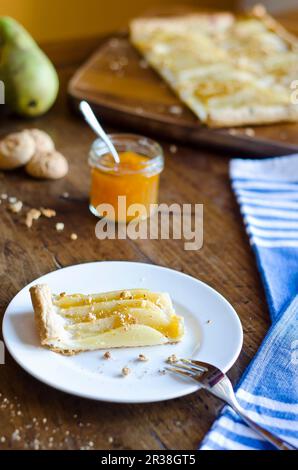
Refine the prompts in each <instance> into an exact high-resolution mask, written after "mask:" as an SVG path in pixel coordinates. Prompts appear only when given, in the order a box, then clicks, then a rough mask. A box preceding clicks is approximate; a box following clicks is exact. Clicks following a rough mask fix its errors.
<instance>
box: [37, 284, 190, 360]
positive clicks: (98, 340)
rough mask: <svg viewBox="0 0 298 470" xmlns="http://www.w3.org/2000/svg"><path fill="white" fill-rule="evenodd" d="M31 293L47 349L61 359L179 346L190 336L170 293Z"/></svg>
mask: <svg viewBox="0 0 298 470" xmlns="http://www.w3.org/2000/svg"><path fill="white" fill-rule="evenodd" d="M30 294H31V299H32V304H33V308H34V315H35V321H36V325H37V329H38V332H39V336H40V341H41V344H42V345H43V346H46V347H48V348H49V349H51V350H52V351H55V352H58V353H61V354H65V355H72V354H76V353H78V352H82V351H91V350H97V349H107V348H125V347H136V346H154V345H160V344H166V343H175V342H178V341H180V340H181V339H182V338H183V335H184V321H183V318H182V317H181V316H179V315H177V314H176V313H175V311H174V308H173V304H172V301H171V298H170V296H169V294H168V293H158V292H157V293H156V292H151V291H150V290H148V289H129V290H128V289H126V290H119V291H111V292H105V293H98V294H90V295H86V294H65V293H61V294H58V295H55V294H52V292H51V290H50V288H49V286H48V285H46V284H39V285H35V286H33V287H31V288H30Z"/></svg>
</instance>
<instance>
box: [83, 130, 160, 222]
mask: <svg viewBox="0 0 298 470" xmlns="http://www.w3.org/2000/svg"><path fill="white" fill-rule="evenodd" d="M109 137H110V138H111V140H112V142H113V144H114V146H115V148H116V150H117V152H118V154H119V157H120V163H116V162H115V160H114V159H113V157H112V155H111V154H110V153H109V151H108V149H107V147H106V145H105V143H104V142H103V141H101V140H96V141H95V142H94V144H93V145H92V148H91V152H90V157H89V165H90V167H91V188H90V210H91V212H92V213H93V214H95V215H97V216H98V217H103V216H106V217H107V218H108V219H112V220H115V221H118V222H129V221H130V220H132V219H136V218H146V217H148V216H149V215H150V213H151V211H152V204H157V203H158V188H159V177H160V173H161V172H162V170H163V167H164V158H163V153H162V149H161V147H160V146H159V144H157V143H156V142H154V141H153V140H151V139H147V138H146V137H142V136H137V135H133V134H113V135H110V136H109ZM136 205H138V207H137V206H136ZM109 208H110V209H109ZM129 208H130V209H129Z"/></svg>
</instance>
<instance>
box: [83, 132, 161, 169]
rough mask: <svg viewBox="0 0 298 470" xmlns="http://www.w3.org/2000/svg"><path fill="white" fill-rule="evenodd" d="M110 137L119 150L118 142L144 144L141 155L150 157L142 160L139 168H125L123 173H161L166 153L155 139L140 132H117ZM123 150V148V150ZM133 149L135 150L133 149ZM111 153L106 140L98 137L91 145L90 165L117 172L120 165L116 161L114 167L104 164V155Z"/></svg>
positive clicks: (133, 144)
mask: <svg viewBox="0 0 298 470" xmlns="http://www.w3.org/2000/svg"><path fill="white" fill-rule="evenodd" d="M108 136H109V138H110V139H111V141H112V143H113V144H114V145H115V148H116V150H117V144H118V146H120V145H121V144H122V145H124V144H126V145H127V146H128V147H129V143H131V146H132V147H133V146H135V147H136V146H137V145H139V146H140V147H141V146H142V145H143V148H142V150H143V152H142V151H141V150H140V151H139V152H137V151H136V153H140V154H141V155H144V156H146V157H148V159H147V160H146V161H144V162H141V164H140V167H139V168H138V169H137V170H131V169H125V170H123V171H121V174H122V175H124V174H136V173H147V172H150V173H160V172H161V171H162V170H163V167H164V155H163V150H162V147H161V145H160V144H159V143H158V142H156V141H155V140H153V139H150V138H149V137H146V136H143V135H139V134H130V133H116V134H108ZM146 146H147V148H148V153H147V152H146ZM150 150H151V153H153V156H150V154H149V151H150ZM120 151H121V150H120ZM122 151H123V150H122ZM131 151H134V150H133V149H131ZM108 153H110V151H109V149H108V147H107V146H106V144H105V142H104V141H103V140H102V139H100V138H98V139H96V140H94V142H93V143H92V146H91V150H90V154H89V159H88V162H89V165H90V166H91V167H93V168H98V169H100V170H102V171H108V172H109V173H115V174H116V173H117V172H118V170H119V167H118V166H117V164H116V163H115V166H114V167H111V166H107V165H104V163H103V161H102V160H103V157H104V156H105V155H107V154H108Z"/></svg>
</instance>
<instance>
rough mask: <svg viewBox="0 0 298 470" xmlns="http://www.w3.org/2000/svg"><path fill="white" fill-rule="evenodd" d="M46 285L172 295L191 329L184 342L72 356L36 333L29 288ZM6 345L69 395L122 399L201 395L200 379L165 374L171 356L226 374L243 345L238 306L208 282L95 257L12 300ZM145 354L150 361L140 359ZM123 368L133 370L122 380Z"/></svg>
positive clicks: (44, 278)
mask: <svg viewBox="0 0 298 470" xmlns="http://www.w3.org/2000/svg"><path fill="white" fill-rule="evenodd" d="M36 283H47V284H49V286H50V287H51V289H52V291H53V292H55V293H59V292H64V291H65V292H67V293H71V292H82V293H86V294H87V293H93V292H101V291H102V292H103V291H109V290H117V289H129V288H135V287H143V288H148V289H151V290H152V291H165V292H169V293H170V295H171V297H172V300H173V303H174V306H175V308H176V312H177V313H178V314H181V315H183V316H184V318H185V326H186V333H185V336H184V338H183V340H182V341H181V342H180V343H178V344H171V345H162V346H153V347H142V348H126V349H114V350H111V354H112V359H109V360H105V359H103V353H104V351H92V352H85V353H81V354H78V355H75V356H71V357H67V356H62V355H60V354H57V353H54V352H52V351H49V350H47V349H44V348H42V347H41V346H40V344H39V339H38V337H37V334H36V330H35V325H34V319H33V313H32V306H31V301H30V295H29V287H30V286H31V285H32V284H36ZM3 336H4V340H5V344H6V346H7V348H8V350H9V352H10V354H11V355H12V356H13V358H14V359H15V360H16V361H17V362H18V363H19V365H20V366H21V367H23V368H24V369H25V370H26V371H27V372H29V374H31V375H33V376H34V377H36V378H37V379H39V380H41V381H42V382H44V383H46V384H48V385H51V386H52V387H55V388H57V389H59V390H63V391H64V392H68V393H72V394H74V395H78V396H81V397H86V398H92V399H95V400H104V401H110V402H119V403H120V402H121V403H145V402H154V401H160V400H168V399H171V398H176V397H180V396H183V395H187V394H189V393H192V392H194V391H195V390H197V389H198V386H197V385H196V384H195V383H192V382H190V381H188V380H185V379H182V378H181V379H180V378H179V377H175V376H173V375H172V374H171V373H169V372H167V373H165V374H164V373H162V372H161V371H163V370H164V367H165V366H166V363H165V360H166V358H167V357H168V356H170V355H171V354H176V356H178V357H185V358H190V357H193V358H198V359H201V360H202V361H206V362H210V363H211V364H214V365H216V366H218V367H219V368H221V369H222V370H224V371H227V370H228V369H229V368H230V367H231V366H232V364H233V363H234V362H235V360H236V359H237V357H238V355H239V353H240V350H241V346H242V328H241V323H240V320H239V318H238V316H237V314H236V312H235V310H234V309H233V308H232V307H231V305H230V304H229V303H228V302H227V301H226V300H225V299H224V298H223V297H222V296H221V295H220V294H218V293H217V292H216V291H215V290H214V289H212V288H211V287H209V286H207V285H206V284H204V283H203V282H201V281H198V280H197V279H194V278H193V277H190V276H187V275H185V274H182V273H180V272H177V271H173V270H171V269H167V268H163V267H160V266H154V265H150V264H142V263H130V262H121V261H120V262H117V261H116V262H113V261H111V262H110V261H107V262H96V263H87V264H79V265H76V266H70V267H67V268H63V269H60V270H58V271H55V272H52V273H49V274H46V275H45V276H42V277H40V278H39V279H37V280H36V281H34V282H32V283H31V284H29V285H28V286H26V287H24V289H22V290H21V291H20V292H19V293H18V294H17V295H16V296H15V298H14V299H13V300H12V301H11V302H10V304H9V306H8V308H7V310H6V313H5V316H4V320H3ZM140 353H143V354H145V355H146V356H148V358H149V361H148V362H140V361H138V360H137V358H138V355H139V354H140ZM124 366H127V367H129V368H130V369H131V374H130V375H128V376H126V377H122V375H121V370H122V368H123V367H124Z"/></svg>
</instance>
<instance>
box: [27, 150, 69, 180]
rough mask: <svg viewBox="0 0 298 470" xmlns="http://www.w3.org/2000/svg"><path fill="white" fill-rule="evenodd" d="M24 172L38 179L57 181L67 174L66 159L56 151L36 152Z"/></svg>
mask: <svg viewBox="0 0 298 470" xmlns="http://www.w3.org/2000/svg"><path fill="white" fill-rule="evenodd" d="M25 170H26V172H27V173H28V174H29V175H30V176H33V177H34V178H38V179H53V180H55V179H59V178H63V176H65V175H66V174H67V172H68V163H67V160H66V158H65V157H64V156H63V155H62V154H61V153H60V152H57V151H56V150H55V151H53V152H36V153H35V154H34V155H33V157H32V158H31V160H30V161H29V163H27V165H26V167H25Z"/></svg>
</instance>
